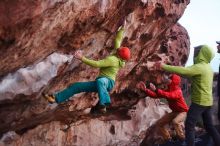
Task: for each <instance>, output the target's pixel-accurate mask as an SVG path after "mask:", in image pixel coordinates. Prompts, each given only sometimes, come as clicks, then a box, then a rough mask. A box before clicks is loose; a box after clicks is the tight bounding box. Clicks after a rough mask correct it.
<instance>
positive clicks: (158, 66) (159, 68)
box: [154, 61, 163, 70]
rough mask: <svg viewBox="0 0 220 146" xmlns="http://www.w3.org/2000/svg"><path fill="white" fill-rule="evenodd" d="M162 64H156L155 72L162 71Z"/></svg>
mask: <svg viewBox="0 0 220 146" xmlns="http://www.w3.org/2000/svg"><path fill="white" fill-rule="evenodd" d="M162 65H163V64H162V63H161V62H159V61H158V62H156V63H155V64H154V68H155V70H162Z"/></svg>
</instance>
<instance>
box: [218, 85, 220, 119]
mask: <svg viewBox="0 0 220 146" xmlns="http://www.w3.org/2000/svg"><path fill="white" fill-rule="evenodd" d="M218 90H220V89H218ZM218 120H219V122H220V95H219V96H218Z"/></svg>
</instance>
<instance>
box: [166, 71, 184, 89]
mask: <svg viewBox="0 0 220 146" xmlns="http://www.w3.org/2000/svg"><path fill="white" fill-rule="evenodd" d="M170 79H171V83H170V84H169V85H168V86H169V88H170V90H173V89H176V88H179V85H180V82H181V78H180V76H178V75H176V74H172V75H171V78H170Z"/></svg>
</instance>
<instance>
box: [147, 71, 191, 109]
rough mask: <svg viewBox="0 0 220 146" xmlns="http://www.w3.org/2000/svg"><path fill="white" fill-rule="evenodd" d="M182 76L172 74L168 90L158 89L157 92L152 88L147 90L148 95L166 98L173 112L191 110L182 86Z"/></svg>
mask: <svg viewBox="0 0 220 146" xmlns="http://www.w3.org/2000/svg"><path fill="white" fill-rule="evenodd" d="M180 82H181V79H180V76H178V75H176V74H172V76H171V83H170V84H169V85H168V89H167V90H161V89H158V90H157V93H155V92H153V91H152V90H150V89H146V90H145V92H146V93H147V95H148V96H150V97H153V98H165V99H167V101H168V104H169V107H170V109H171V110H172V111H173V112H187V111H188V110H189V108H188V106H187V104H186V102H185V100H184V97H183V94H182V90H181V88H180Z"/></svg>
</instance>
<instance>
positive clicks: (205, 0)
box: [179, 0, 220, 72]
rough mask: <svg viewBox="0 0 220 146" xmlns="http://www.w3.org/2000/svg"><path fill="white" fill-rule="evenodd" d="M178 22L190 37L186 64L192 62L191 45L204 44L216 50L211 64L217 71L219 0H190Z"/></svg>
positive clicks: (219, 38)
mask: <svg viewBox="0 0 220 146" xmlns="http://www.w3.org/2000/svg"><path fill="white" fill-rule="evenodd" d="M179 23H180V24H181V25H182V26H184V27H185V28H186V30H187V32H188V34H189V37H190V43H191V45H190V55H189V59H188V61H187V63H186V66H190V65H192V64H193V57H192V56H193V47H194V46H198V45H202V44H206V45H209V46H210V47H212V48H213V50H214V51H215V52H216V54H215V58H214V59H213V60H212V62H211V65H212V68H213V70H214V71H215V72H218V67H219V63H220V54H217V44H216V41H220V0H190V3H189V4H188V6H187V8H186V10H185V12H184V14H183V16H182V17H181V18H180V20H179Z"/></svg>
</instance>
